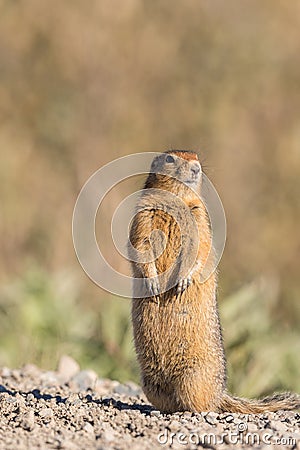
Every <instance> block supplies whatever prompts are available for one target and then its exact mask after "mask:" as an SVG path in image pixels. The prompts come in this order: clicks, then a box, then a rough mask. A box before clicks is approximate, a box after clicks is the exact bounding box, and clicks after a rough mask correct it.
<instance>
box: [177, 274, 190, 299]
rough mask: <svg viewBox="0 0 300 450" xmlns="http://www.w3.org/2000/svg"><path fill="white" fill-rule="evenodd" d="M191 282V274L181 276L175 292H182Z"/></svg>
mask: <svg viewBox="0 0 300 450" xmlns="http://www.w3.org/2000/svg"><path fill="white" fill-rule="evenodd" d="M191 283H192V275H188V276H187V277H186V278H182V280H179V283H178V284H177V289H176V292H177V294H181V293H182V292H184V291H185V290H186V289H187V288H188V287H189V286H190V284H191Z"/></svg>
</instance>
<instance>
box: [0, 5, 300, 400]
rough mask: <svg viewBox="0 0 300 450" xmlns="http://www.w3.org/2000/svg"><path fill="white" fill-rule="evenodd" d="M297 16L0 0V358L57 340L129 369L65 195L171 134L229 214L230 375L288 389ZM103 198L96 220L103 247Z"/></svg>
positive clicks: (297, 382) (120, 375)
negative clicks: (84, 264) (77, 241)
mask: <svg viewBox="0 0 300 450" xmlns="http://www.w3.org/2000/svg"><path fill="white" fill-rule="evenodd" d="M299 30H300V4H299V2H298V1H297V0H290V1H289V2H285V1H283V0H278V1H277V2H273V1H272V0H265V1H264V2H261V1H259V0H251V1H250V0H245V1H243V2H239V1H237V0H229V1H226V2H223V1H221V0H210V1H202V2H197V1H195V0H185V1H184V2H183V1H180V0H178V1H173V2H167V1H164V0H162V1H157V0H153V1H146V0H140V1H138V0H123V1H116V0H102V1H92V2H85V1H83V0H76V1H74V2H70V1H68V0H53V1H51V2H48V3H47V2H41V1H40V0H26V1H25V0H1V2H0V149H1V163H0V185H1V188H0V202H1V209H0V365H1V366H3V365H7V366H10V367H17V366H21V365H22V364H24V363H27V362H32V363H36V364H37V365H39V366H40V367H42V368H46V369H53V368H55V366H56V364H57V361H58V359H59V357H60V356H61V355H62V354H69V355H70V356H72V357H74V358H75V359H76V360H78V361H79V363H80V364H81V366H82V367H86V368H93V369H95V370H96V371H97V372H98V374H99V376H105V377H110V378H115V379H119V380H121V381H124V380H135V381H138V369H137V364H136V362H135V356H134V350H133V344H132V335H131V326H130V321H129V318H130V301H129V300H128V299H122V298H114V297H112V296H111V295H110V294H108V293H106V292H104V291H102V290H101V289H100V288H98V287H97V286H95V285H94V284H93V283H92V282H91V281H90V280H89V279H88V278H87V277H86V275H85V274H84V272H83V271H82V270H81V268H80V266H79V264H78V262H77V259H76V256H75V253H74V249H73V245H72V236H71V219H72V212H73V207H74V204H75V201H76V198H77V195H78V193H79V191H80V189H81V187H82V185H83V184H84V182H85V181H86V180H87V178H88V177H89V176H90V175H91V174H92V173H93V172H94V171H96V170H97V169H98V168H99V167H101V166H102V165H103V164H105V163H107V162H109V161H111V160H112V159H114V158H117V157H120V156H122V155H126V154H130V153H135V152H141V151H164V150H167V149H169V148H183V149H194V150H198V151H199V154H200V158H201V160H202V163H203V165H204V168H205V172H206V174H207V175H208V177H209V178H210V180H211V181H212V182H213V183H214V185H215V187H216V188H217V190H218V192H219V195H220V197H221V199H222V201H223V205H224V208H225V211H226V216H227V222H228V233H227V244H226V248H225V252H224V255H223V258H222V261H221V264H220V267H219V269H220V281H219V302H220V310H221V320H222V325H223V328H224V338H225V345H226V352H227V358H228V371H229V387H230V389H231V390H232V391H234V392H235V393H237V394H240V395H260V394H267V393H269V392H272V391H274V390H280V389H292V390H298V391H299V390H300V376H299V375H300V367H299V366H300V364H299V363H300V357H299V355H300V330H299V328H300V327H299V321H300V302H299V297H300V269H299V257H300V232H299V223H300V203H299V194H300V190H299V180H300V59H299V55H300V35H299ZM141 186H142V184H141V183H140V180H135V181H133V184H132V186H131V187H128V186H127V187H126V190H123V196H124V191H127V190H128V192H129V191H130V190H131V191H132V190H134V189H138V188H140V187H141ZM112 196H113V197H114V200H115V201H116V203H118V200H120V199H121V196H120V191H116V193H115V194H113V193H112ZM112 205H113V202H108V203H107V204H106V206H105V205H104V206H103V211H102V215H101V217H99V219H98V220H97V235H98V236H99V238H100V240H101V239H102V242H103V245H104V247H105V246H106V249H105V250H106V252H107V253H108V254H110V250H111V249H110V243H107V244H106V242H107V241H106V239H105V236H106V234H107V230H108V228H107V226H108V223H109V217H110V214H111V213H112V209H113V208H112ZM105 227H106V228H105ZM104 230H106V231H104ZM113 259H114V261H113V263H114V266H115V267H116V268H121V267H122V268H124V261H121V260H119V259H118V258H113ZM125 265H126V264H125ZM124 270H127V269H124Z"/></svg>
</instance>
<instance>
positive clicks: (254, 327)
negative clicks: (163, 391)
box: [0, 269, 300, 396]
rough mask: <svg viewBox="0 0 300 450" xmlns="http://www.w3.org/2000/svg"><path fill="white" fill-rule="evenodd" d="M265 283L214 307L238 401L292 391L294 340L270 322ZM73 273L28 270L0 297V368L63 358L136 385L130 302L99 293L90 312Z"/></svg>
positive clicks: (50, 364) (297, 348)
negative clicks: (217, 309)
mask: <svg viewBox="0 0 300 450" xmlns="http://www.w3.org/2000/svg"><path fill="white" fill-rule="evenodd" d="M271 291H272V289H271V286H270V285H268V284H267V283H263V282H260V283H256V284H255V283H253V284H251V285H248V286H246V287H244V288H243V289H241V290H240V291H238V292H237V293H236V294H234V295H232V296H230V297H228V298H226V299H224V300H223V301H222V302H221V316H222V324H223V327H224V335H225V336H224V337H225V346H226V350H227V351H226V353H227V357H228V362H229V365H228V366H229V388H230V390H232V391H233V392H237V393H240V394H241V393H242V394H243V395H251V396H254V395H262V394H267V393H269V392H272V391H274V390H282V389H292V390H300V384H299V376H298V370H299V367H298V357H299V352H300V335H299V334H296V333H295V332H293V331H292V329H284V327H283V326H282V324H280V323H278V321H277V320H275V318H274V317H272V310H274V307H275V303H276V302H275V300H276V299H275V298H274V297H273V298H271V297H270V296H269V293H270V292H271ZM79 293H80V289H79V287H78V285H77V283H76V279H75V277H74V275H72V274H70V273H67V272H61V273H59V274H57V275H56V276H52V277H50V276H49V274H46V273H44V272H43V271H41V270H38V269H35V270H31V271H29V272H28V273H26V274H25V276H24V278H22V279H19V280H18V281H16V282H15V283H12V284H10V285H8V286H5V287H3V288H2V290H1V292H0V304H1V314H0V330H1V332H0V339H1V342H2V345H1V353H0V364H3V363H5V364H9V365H10V366H12V367H16V366H20V365H22V364H25V363H26V362H28V361H31V362H34V363H36V364H37V365H39V366H41V367H44V368H48V369H49V368H52V369H54V368H55V367H56V364H57V362H58V359H59V357H60V356H61V355H62V354H69V355H71V356H73V357H74V358H75V359H76V360H78V361H79V363H80V364H81V366H82V367H86V368H94V369H95V370H96V371H97V372H98V374H99V375H100V376H103V377H109V378H113V379H119V380H122V381H126V380H129V379H131V380H135V381H138V369H137V364H136V360H135V355H134V351H133V344H132V332H131V325H130V320H129V316H130V301H129V300H125V299H120V298H115V297H112V296H109V295H105V296H103V297H102V298H101V297H100V296H99V302H98V304H97V305H96V306H95V307H94V308H95V310H94V311H92V310H91V308H90V307H87V306H86V305H85V303H84V301H83V300H84V299H83V297H81V296H80V295H79Z"/></svg>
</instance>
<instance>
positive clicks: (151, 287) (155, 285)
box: [144, 278, 160, 297]
mask: <svg viewBox="0 0 300 450" xmlns="http://www.w3.org/2000/svg"><path fill="white" fill-rule="evenodd" d="M144 280H145V286H146V297H156V296H157V295H159V294H160V285H159V281H158V280H157V279H155V278H144Z"/></svg>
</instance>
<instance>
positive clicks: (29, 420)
mask: <svg viewBox="0 0 300 450" xmlns="http://www.w3.org/2000/svg"><path fill="white" fill-rule="evenodd" d="M34 425H35V422H34V412H33V410H30V411H28V413H26V414H24V416H23V417H22V419H21V421H20V426H21V427H22V428H23V429H24V430H26V431H32V430H33V428H34Z"/></svg>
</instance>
